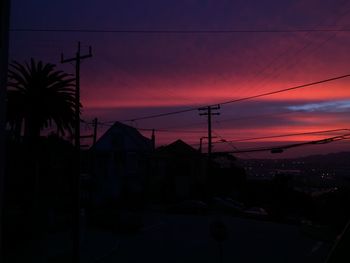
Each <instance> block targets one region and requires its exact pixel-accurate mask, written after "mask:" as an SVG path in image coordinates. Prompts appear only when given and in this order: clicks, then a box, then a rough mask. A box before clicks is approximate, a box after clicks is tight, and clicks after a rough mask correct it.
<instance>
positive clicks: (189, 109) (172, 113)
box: [122, 74, 350, 122]
mask: <svg viewBox="0 0 350 263" xmlns="http://www.w3.org/2000/svg"><path fill="white" fill-rule="evenodd" d="M348 77H350V74H346V75H342V76H338V77H333V78H328V79H324V80H320V81H316V82H311V83H307V84H303V85H298V86H294V87H290V88H285V89H280V90H276V91H271V92H266V93H261V94H258V95H253V96H249V97H244V98H239V99H233V100H228V101H224V102H221V103H215V104H211V105H206V106H201V107H191V108H187V109H183V110H177V111H170V112H165V113H159V114H153V115H146V116H141V117H136V118H132V119H127V120H123V121H122V122H130V121H131V122H132V121H138V120H146V119H153V118H159V117H165V116H169V115H175V114H181V113H187V112H191V111H195V110H198V108H202V107H210V106H216V105H225V104H231V103H236V102H241V101H246V100H251V99H256V98H261V97H265V96H270V95H274V94H278V93H282V92H287V91H292V90H296V89H301V88H305V87H310V86H315V85H319V84H322V83H326V82H331V81H335V80H339V79H344V78H348Z"/></svg>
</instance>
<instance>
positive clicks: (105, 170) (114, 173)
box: [91, 122, 152, 203]
mask: <svg viewBox="0 0 350 263" xmlns="http://www.w3.org/2000/svg"><path fill="white" fill-rule="evenodd" d="M151 152H152V141H151V140H150V139H148V138H146V137H144V136H143V135H141V134H140V133H139V132H138V131H137V130H136V129H135V128H133V127H130V126H128V125H125V124H122V123H120V122H116V123H114V124H113V126H112V127H110V128H109V129H108V130H107V131H106V133H105V134H104V135H102V137H101V138H100V139H99V140H98V141H97V142H96V144H95V145H94V146H93V147H92V149H91V153H92V156H93V158H92V160H93V168H92V176H93V179H92V181H93V185H94V189H93V194H92V198H93V201H94V202H95V203H103V202H106V201H116V200H117V199H120V198H122V199H126V200H130V199H134V198H137V197H140V196H141V195H142V194H143V192H144V186H145V178H146V175H147V172H148V166H149V155H150V153H151Z"/></svg>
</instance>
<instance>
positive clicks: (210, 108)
mask: <svg viewBox="0 0 350 263" xmlns="http://www.w3.org/2000/svg"><path fill="white" fill-rule="evenodd" d="M219 109H220V105H217V106H207V107H203V108H199V109H198V110H199V111H206V112H205V113H200V114H199V115H201V116H203V115H205V116H208V160H210V158H211V150H212V135H211V116H213V115H220V113H219V112H212V110H219Z"/></svg>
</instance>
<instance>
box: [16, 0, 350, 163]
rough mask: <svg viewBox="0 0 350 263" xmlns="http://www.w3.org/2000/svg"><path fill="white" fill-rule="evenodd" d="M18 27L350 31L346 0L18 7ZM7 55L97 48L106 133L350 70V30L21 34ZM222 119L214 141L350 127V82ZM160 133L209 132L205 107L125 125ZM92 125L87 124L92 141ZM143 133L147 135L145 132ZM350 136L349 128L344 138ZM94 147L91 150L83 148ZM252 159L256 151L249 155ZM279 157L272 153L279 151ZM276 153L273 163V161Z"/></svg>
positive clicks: (226, 109)
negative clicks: (112, 127)
mask: <svg viewBox="0 0 350 263" xmlns="http://www.w3.org/2000/svg"><path fill="white" fill-rule="evenodd" d="M11 28H12V29H59V30H72V29H74V30H75V29H83V30H96V31H99V30H165V31H167V30H170V31H174V30H180V31H186V30H214V31H215V30H282V31H283V30H285V31H286V30H287V31H288V30H300V29H312V30H314V29H350V1H344V0H323V1H319V0H318V1H316V0H294V1H288V0H286V1H280V0H266V1H258V0H255V1H253V0H251V1H249V0H240V1H231V0H148V1H145V0H137V1H136V0H124V1H116V0H100V1H96V0H95V1H91V0H84V1H82V0H75V1H68V0H60V1H47V0H45V1H44V0H32V1H27V0H13V1H12V18H11ZM10 37H11V39H10V59H11V60H18V61H20V62H22V61H25V60H28V59H30V58H31V57H34V58H36V59H40V60H43V61H45V62H51V63H56V64H57V65H58V68H60V69H63V70H65V71H67V72H70V73H74V67H73V66H72V65H67V64H64V65H62V64H60V54H61V52H63V53H64V54H65V56H66V57H71V56H74V54H75V52H76V46H77V41H81V43H82V50H83V51H82V52H83V54H84V53H87V52H88V46H89V45H91V46H92V49H93V58H90V59H87V60H84V61H83V63H82V72H81V93H82V104H83V106H84V109H83V116H82V117H83V119H84V120H86V121H91V120H92V119H93V118H94V117H97V118H98V119H99V121H100V122H102V123H104V125H103V126H102V125H101V126H100V129H99V134H100V135H101V134H102V133H103V132H104V131H105V130H106V129H107V128H108V125H109V124H110V123H112V122H113V121H123V120H129V119H134V118H137V117H141V116H146V115H149V114H151V115H152V114H158V113H163V112H169V111H174V110H175V111H176V110H181V109H186V108H189V107H197V106H198V107H199V106H203V105H207V104H216V103H218V104H219V103H221V102H225V101H228V100H232V99H237V98H243V97H247V96H252V95H256V94H260V93H265V92H270V91H274V90H279V89H284V88H289V87H293V86H296V85H302V84H305V83H309V82H314V81H318V80H323V79H328V78H332V77H336V76H341V75H346V74H350V31H340V32H339V31H338V32H278V33H276V32H270V33H267V32H264V33H262V32H254V33H253V32H245V33H199V34H193V33H101V32H94V33H92V32H88V33H87V32H81V33H79V32H16V31H12V32H11V34H10ZM219 111H220V113H221V115H220V116H214V117H213V131H214V133H213V136H216V137H217V138H215V139H214V140H220V139H225V140H238V139H245V138H252V137H260V136H273V135H280V134H288V133H299V132H312V131H319V130H329V129H339V128H350V125H349V121H350V78H345V79H342V80H337V81H334V82H329V83H325V84H321V85H317V86H312V87H307V88H304V89H299V90H295V91H290V92H286V93H281V94H276V95H271V96H266V97H263V98H259V99H255V100H249V101H245V102H239V103H233V104H225V105H222V107H221V109H220V110H219ZM126 124H129V125H132V126H135V127H137V128H144V129H152V128H155V129H159V130H160V131H157V132H156V136H157V144H158V145H161V144H167V143H171V142H172V141H174V140H176V139H183V140H184V141H186V142H187V143H189V144H194V147H198V145H196V144H198V143H199V138H200V137H202V136H206V135H207V130H206V129H207V126H206V119H205V117H204V116H199V112H198V111H193V112H189V113H183V114H178V115H172V116H167V117H162V118H154V119H147V120H139V121H134V122H126ZM91 132H92V129H91V127H88V126H84V125H83V126H82V133H86V134H89V133H91ZM142 133H143V134H144V135H145V136H147V137H150V135H151V132H150V131H148V130H144V131H142ZM344 133H346V132H344ZM337 134H341V133H339V132H338V133H329V134H323V135H312V136H311V135H308V136H294V137H285V138H278V141H276V140H277V139H264V140H257V141H249V142H234V143H233V144H224V143H220V144H215V145H214V151H215V150H233V149H237V148H239V149H245V148H251V147H261V146H269V145H273V144H276V145H278V144H288V143H293V142H296V141H307V140H316V139H323V138H326V137H331V136H334V135H337ZM86 143H89V142H86ZM349 147H350V144H349V142H348V141H342V142H337V143H332V144H329V145H318V146H309V147H302V148H299V149H295V150H290V151H288V152H286V153H283V154H281V155H280V156H278V157H289V156H302V155H307V154H311V153H326V152H335V151H343V150H348V149H349ZM249 155H251V156H252V157H255V156H256V155H255V154H249ZM270 155H271V154H270ZM273 157H275V156H273Z"/></svg>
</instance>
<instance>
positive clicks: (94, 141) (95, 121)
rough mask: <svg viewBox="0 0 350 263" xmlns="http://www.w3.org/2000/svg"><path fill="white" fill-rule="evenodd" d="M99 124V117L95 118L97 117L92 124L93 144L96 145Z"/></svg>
mask: <svg viewBox="0 0 350 263" xmlns="http://www.w3.org/2000/svg"><path fill="white" fill-rule="evenodd" d="M97 125H98V119H97V118H95V119H94V120H93V121H92V126H93V127H94V135H93V142H92V145H95V143H96V140H97Z"/></svg>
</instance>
